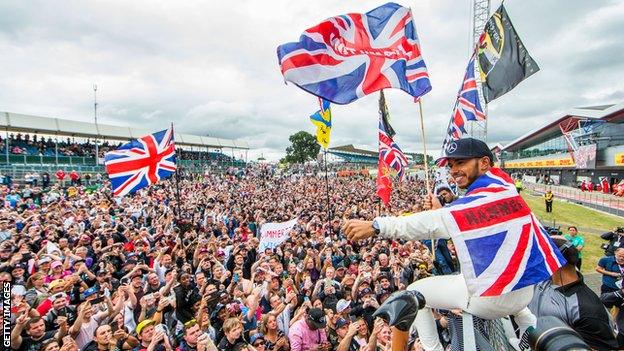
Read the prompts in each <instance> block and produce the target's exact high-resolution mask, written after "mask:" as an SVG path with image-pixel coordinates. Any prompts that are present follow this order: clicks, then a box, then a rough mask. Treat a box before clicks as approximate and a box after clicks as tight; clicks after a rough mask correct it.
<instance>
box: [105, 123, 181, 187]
mask: <svg viewBox="0 0 624 351" xmlns="http://www.w3.org/2000/svg"><path fill="white" fill-rule="evenodd" d="M104 165H105V166H106V172H107V173H108V177H109V178H110V181H111V185H112V188H113V194H114V195H115V196H124V195H126V194H133V193H134V192H136V191H137V190H139V189H141V188H144V187H146V186H149V185H151V184H155V183H156V182H158V181H159V180H161V179H165V178H168V177H170V176H171V175H172V174H173V173H174V172H175V171H176V168H177V166H176V156H175V145H174V142H173V128H169V129H166V130H162V131H160V132H156V133H154V134H149V135H146V136H144V137H141V138H138V139H133V140H131V141H130V142H128V143H126V144H124V145H122V146H121V147H120V148H119V149H117V150H115V151H110V152H107V153H106V155H105V156H104Z"/></svg>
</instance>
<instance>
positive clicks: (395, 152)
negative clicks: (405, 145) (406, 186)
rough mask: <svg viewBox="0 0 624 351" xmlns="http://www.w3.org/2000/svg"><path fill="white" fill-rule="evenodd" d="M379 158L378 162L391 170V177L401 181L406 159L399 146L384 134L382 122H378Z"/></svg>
mask: <svg viewBox="0 0 624 351" xmlns="http://www.w3.org/2000/svg"><path fill="white" fill-rule="evenodd" d="M379 156H380V158H379V159H380V161H383V163H385V164H386V165H387V166H388V167H390V168H391V169H392V170H393V173H394V174H393V175H396V178H397V179H399V180H403V176H404V175H405V167H407V162H408V160H407V157H405V154H404V153H403V151H401V148H400V147H399V145H398V144H397V143H396V142H395V141H394V140H392V138H390V136H389V135H388V134H387V133H386V130H385V128H384V125H383V123H382V122H379Z"/></svg>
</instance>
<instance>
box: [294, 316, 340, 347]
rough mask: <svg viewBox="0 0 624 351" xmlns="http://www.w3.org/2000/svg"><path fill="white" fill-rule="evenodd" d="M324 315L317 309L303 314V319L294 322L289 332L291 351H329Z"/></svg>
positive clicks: (329, 345)
mask: <svg viewBox="0 0 624 351" xmlns="http://www.w3.org/2000/svg"><path fill="white" fill-rule="evenodd" d="M326 325H327V321H326V320H325V313H324V312H323V310H321V309H318V308H311V309H309V310H308V311H307V312H305V314H304V316H303V318H301V319H299V320H298V321H297V322H295V323H294V324H293V325H292V326H291V328H290V331H289V335H288V339H289V340H290V345H291V350H292V351H306V350H315V349H316V350H319V351H329V350H330V348H331V344H330V343H329V342H328V341H327V334H326V333H325V327H326Z"/></svg>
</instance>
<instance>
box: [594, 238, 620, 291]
mask: <svg viewBox="0 0 624 351" xmlns="http://www.w3.org/2000/svg"><path fill="white" fill-rule="evenodd" d="M596 272H598V273H600V274H602V285H601V286H600V294H601V295H602V294H604V293H608V292H613V291H617V290H619V288H618V286H617V284H616V281H618V280H620V281H621V279H622V275H623V274H624V248H623V247H618V248H617V249H615V254H614V255H613V256H604V257H603V258H601V259H600V261H598V266H596ZM620 286H621V283H620Z"/></svg>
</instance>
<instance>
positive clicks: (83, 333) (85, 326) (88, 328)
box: [76, 313, 104, 350]
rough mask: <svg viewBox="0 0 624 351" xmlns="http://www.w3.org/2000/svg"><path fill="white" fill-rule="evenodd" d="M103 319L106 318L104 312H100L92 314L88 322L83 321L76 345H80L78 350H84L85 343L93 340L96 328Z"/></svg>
mask: <svg viewBox="0 0 624 351" xmlns="http://www.w3.org/2000/svg"><path fill="white" fill-rule="evenodd" d="M102 319H104V313H98V314H94V315H93V316H91V319H90V320H89V321H88V322H82V326H81V327H80V332H79V333H78V336H77V337H76V345H77V346H78V350H82V348H83V347H85V345H87V344H88V343H89V342H90V341H91V340H93V335H94V333H95V329H97V327H98V326H99V325H100V322H101V321H102Z"/></svg>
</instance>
